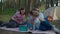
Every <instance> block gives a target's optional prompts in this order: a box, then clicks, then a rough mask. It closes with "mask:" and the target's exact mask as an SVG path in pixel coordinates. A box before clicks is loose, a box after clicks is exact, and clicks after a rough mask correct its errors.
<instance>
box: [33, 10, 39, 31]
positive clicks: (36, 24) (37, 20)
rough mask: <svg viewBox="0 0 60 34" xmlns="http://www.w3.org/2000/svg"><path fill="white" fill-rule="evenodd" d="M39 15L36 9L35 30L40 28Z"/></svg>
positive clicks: (34, 15) (34, 14)
mask: <svg viewBox="0 0 60 34" xmlns="http://www.w3.org/2000/svg"><path fill="white" fill-rule="evenodd" d="M38 16H39V13H38V11H37V10H36V11H35V13H33V28H34V30H39V24H40V20H39V18H38Z"/></svg>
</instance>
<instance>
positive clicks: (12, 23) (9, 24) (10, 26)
mask: <svg viewBox="0 0 60 34" xmlns="http://www.w3.org/2000/svg"><path fill="white" fill-rule="evenodd" d="M24 24H25V23H24ZM24 24H18V23H17V22H16V21H14V20H12V19H11V20H10V21H9V23H7V27H9V28H14V27H19V26H20V25H24Z"/></svg>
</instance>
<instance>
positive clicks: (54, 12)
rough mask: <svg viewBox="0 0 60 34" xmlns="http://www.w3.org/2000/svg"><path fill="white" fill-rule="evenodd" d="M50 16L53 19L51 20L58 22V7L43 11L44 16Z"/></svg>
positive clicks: (59, 17)
mask: <svg viewBox="0 0 60 34" xmlns="http://www.w3.org/2000/svg"><path fill="white" fill-rule="evenodd" d="M48 15H50V16H51V17H53V20H59V19H60V6H58V7H57V6H56V7H51V8H48V9H47V10H45V12H44V16H45V17H46V16H48Z"/></svg>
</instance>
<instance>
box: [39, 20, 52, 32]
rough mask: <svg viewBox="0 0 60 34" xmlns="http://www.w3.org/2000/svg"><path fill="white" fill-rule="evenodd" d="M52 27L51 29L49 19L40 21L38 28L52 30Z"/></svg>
mask: <svg viewBox="0 0 60 34" xmlns="http://www.w3.org/2000/svg"><path fill="white" fill-rule="evenodd" d="M52 29H53V27H52V25H51V24H50V22H49V21H42V22H41V23H40V27H39V30H42V31H46V30H52Z"/></svg>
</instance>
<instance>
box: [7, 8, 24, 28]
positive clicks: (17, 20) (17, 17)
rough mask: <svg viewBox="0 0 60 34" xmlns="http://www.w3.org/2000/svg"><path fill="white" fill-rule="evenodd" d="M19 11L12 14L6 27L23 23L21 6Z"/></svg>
mask: <svg viewBox="0 0 60 34" xmlns="http://www.w3.org/2000/svg"><path fill="white" fill-rule="evenodd" d="M19 11H20V13H16V14H15V15H13V16H12V18H11V20H10V21H9V23H8V27H18V26H19V25H24V22H25V20H24V19H25V9H24V8H21V9H20V10H19Z"/></svg>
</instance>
